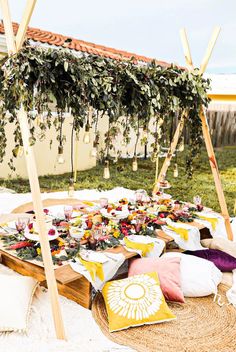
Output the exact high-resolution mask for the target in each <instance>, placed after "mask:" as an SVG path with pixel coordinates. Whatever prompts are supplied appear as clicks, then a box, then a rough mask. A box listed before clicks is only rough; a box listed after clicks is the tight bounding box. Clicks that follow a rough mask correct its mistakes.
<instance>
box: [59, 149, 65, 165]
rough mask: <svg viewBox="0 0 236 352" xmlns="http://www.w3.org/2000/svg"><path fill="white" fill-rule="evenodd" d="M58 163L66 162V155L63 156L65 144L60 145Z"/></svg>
mask: <svg viewBox="0 0 236 352" xmlns="http://www.w3.org/2000/svg"><path fill="white" fill-rule="evenodd" d="M57 163H58V164H64V163H65V159H64V156H63V146H62V145H59V146H58V154H57Z"/></svg>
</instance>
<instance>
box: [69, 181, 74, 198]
mask: <svg viewBox="0 0 236 352" xmlns="http://www.w3.org/2000/svg"><path fill="white" fill-rule="evenodd" d="M74 194H75V188H74V180H73V178H70V182H69V187H68V197H70V198H73V197H74Z"/></svg>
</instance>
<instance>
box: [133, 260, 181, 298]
mask: <svg viewBox="0 0 236 352" xmlns="http://www.w3.org/2000/svg"><path fill="white" fill-rule="evenodd" d="M180 261H181V258H177V257H176V258H140V259H134V260H133V261H131V263H130V266H129V273H128V275H129V276H133V275H138V274H146V273H150V272H153V271H155V272H156V273H157V274H158V276H159V280H160V284H161V289H162V292H163V294H164V296H165V298H166V299H167V300H168V301H174V302H181V303H184V295H183V292H182V289H181V276H180Z"/></svg>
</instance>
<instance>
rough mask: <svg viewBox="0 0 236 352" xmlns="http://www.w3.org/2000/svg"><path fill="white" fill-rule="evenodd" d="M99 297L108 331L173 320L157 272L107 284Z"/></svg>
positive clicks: (173, 317) (173, 316)
mask: <svg viewBox="0 0 236 352" xmlns="http://www.w3.org/2000/svg"><path fill="white" fill-rule="evenodd" d="M102 294H103V297H104V300H105V304H106V309H107V314H108V321H109V330H110V332H113V331H118V330H123V329H127V328H129V327H131V326H139V325H145V324H155V323H161V322H164V321H170V320H173V319H176V317H175V315H174V314H173V313H172V312H171V310H170V309H169V307H168V306H167V304H166V301H165V298H164V296H163V293H162V291H161V288H160V282H159V279H158V275H157V273H154V272H153V273H148V274H141V275H135V276H132V277H129V278H127V279H123V280H115V281H111V282H108V283H106V284H105V286H104V288H103V290H102Z"/></svg>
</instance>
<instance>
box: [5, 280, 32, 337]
mask: <svg viewBox="0 0 236 352" xmlns="http://www.w3.org/2000/svg"><path fill="white" fill-rule="evenodd" d="M37 286H38V283H37V281H36V280H34V279H33V278H31V277H27V276H21V275H6V274H0V287H1V290H0V332H3V331H18V332H26V331H27V326H28V320H29V314H30V307H31V303H32V299H33V295H34V292H35V290H36V288H37Z"/></svg>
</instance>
